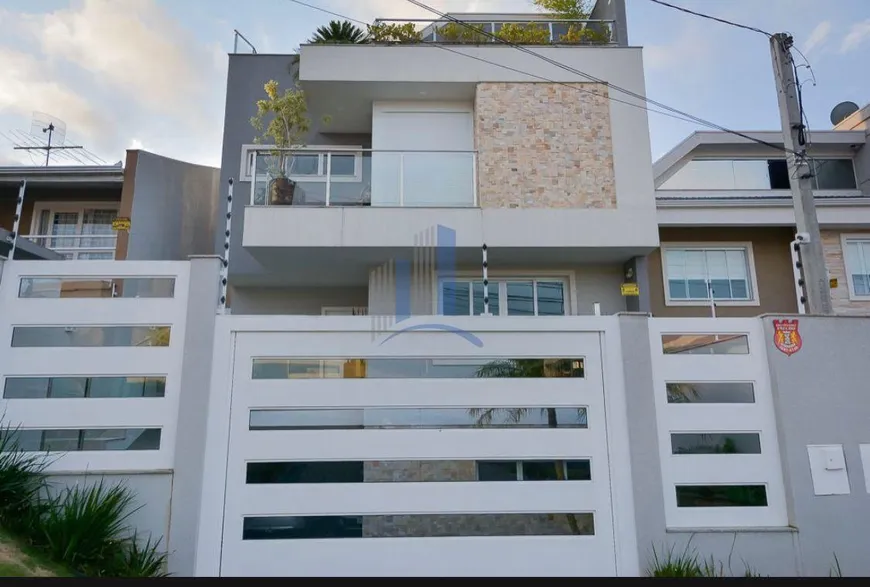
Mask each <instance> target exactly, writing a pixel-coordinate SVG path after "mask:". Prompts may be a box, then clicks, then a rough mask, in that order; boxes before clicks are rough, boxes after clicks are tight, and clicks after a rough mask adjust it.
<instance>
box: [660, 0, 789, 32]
mask: <svg viewBox="0 0 870 587" xmlns="http://www.w3.org/2000/svg"><path fill="white" fill-rule="evenodd" d="M650 2H654V3H656V4H661V5H662V6H667V7H668V8H673V9H674V10H679V11H680V12H685V13H687V14H692V15H694V16H700V17H701V18H706V19H709V20H715V21H716V22H721V23H722V24H727V25H731V26H733V27H737V28H739V29H746V30H747V31H752V32H755V33H761V34H762V35H766V36H767V37H768V38H770V37H772V36H773V35H772V34H770V33H768V32H767V31H763V30H761V29H758V28H755V27H753V26H747V25H745V24H740V23H739V22H732V21H730V20H725V19H724V18H718V17H716V16H710V15H709V14H704V13H702V12H695V11H694V10H689V9H688V8H683V7H682V6H676V5H674V4H669V3H667V2H662V0H650Z"/></svg>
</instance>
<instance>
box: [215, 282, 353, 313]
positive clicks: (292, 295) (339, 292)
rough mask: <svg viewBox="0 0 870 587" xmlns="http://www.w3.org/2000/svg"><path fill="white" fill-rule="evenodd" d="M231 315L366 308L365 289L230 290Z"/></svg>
mask: <svg viewBox="0 0 870 587" xmlns="http://www.w3.org/2000/svg"><path fill="white" fill-rule="evenodd" d="M229 298H230V304H231V307H232V310H233V314H234V315H240V314H291V315H302V316H320V315H321V314H322V313H323V308H324V307H336V306H342V307H347V306H350V307H361V308H365V307H367V306H368V305H369V292H368V287H366V286H361V287H258V288H253V287H233V288H232V289H231V291H230V295H229Z"/></svg>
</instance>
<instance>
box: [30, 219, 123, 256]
mask: <svg viewBox="0 0 870 587" xmlns="http://www.w3.org/2000/svg"><path fill="white" fill-rule="evenodd" d="M108 230H109V231H111V227H109V228H108ZM21 238H25V239H27V240H29V241H31V242H32V243H33V244H35V245H39V246H40V247H45V248H46V249H50V250H52V251H54V252H55V253H58V254H60V255H63V257H64V259H70V260H80V261H81V260H86V259H87V260H109V261H111V260H112V259H114V258H115V247H116V246H117V243H118V234H117V233H115V232H114V231H112V232H111V234H27V235H21Z"/></svg>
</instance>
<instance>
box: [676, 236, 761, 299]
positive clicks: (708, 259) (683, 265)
mask: <svg viewBox="0 0 870 587" xmlns="http://www.w3.org/2000/svg"><path fill="white" fill-rule="evenodd" d="M662 270H663V273H664V283H665V301H666V303H667V304H668V305H680V304H686V303H688V304H694V303H708V302H709V300H710V299H711V298H712V299H714V300H716V301H717V302H719V303H721V302H727V303H737V304H741V303H742V304H755V303H757V298H756V293H755V289H756V288H755V287H754V281H755V280H754V274H753V273H754V271H753V267H752V248H751V246H750V245H749V244H745V245H741V244H736V245H732V244H728V245H723V246H719V245H709V246H708V245H692V246H683V245H664V246H662Z"/></svg>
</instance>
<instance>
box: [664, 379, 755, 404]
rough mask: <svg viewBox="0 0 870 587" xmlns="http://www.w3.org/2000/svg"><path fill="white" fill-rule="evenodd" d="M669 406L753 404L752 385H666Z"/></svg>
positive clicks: (727, 383) (697, 383) (725, 382)
mask: <svg viewBox="0 0 870 587" xmlns="http://www.w3.org/2000/svg"><path fill="white" fill-rule="evenodd" d="M666 388H667V394H668V403H669V404H751V403H755V388H754V386H753V384H752V383H749V382H740V381H721V382H693V383H668V384H666Z"/></svg>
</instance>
